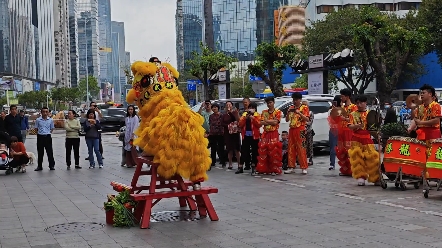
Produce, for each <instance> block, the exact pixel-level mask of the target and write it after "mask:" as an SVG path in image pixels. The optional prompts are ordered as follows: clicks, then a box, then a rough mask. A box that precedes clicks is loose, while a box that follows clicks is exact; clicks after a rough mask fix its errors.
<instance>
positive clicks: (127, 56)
mask: <svg viewBox="0 0 442 248" xmlns="http://www.w3.org/2000/svg"><path fill="white" fill-rule="evenodd" d="M131 63H132V62H131V61H130V52H128V51H126V65H127V66H128V67H130V66H131Z"/></svg>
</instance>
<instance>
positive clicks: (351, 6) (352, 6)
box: [344, 4, 356, 9]
mask: <svg viewBox="0 0 442 248" xmlns="http://www.w3.org/2000/svg"><path fill="white" fill-rule="evenodd" d="M348 8H354V9H355V8H356V4H346V5H344V9H348Z"/></svg>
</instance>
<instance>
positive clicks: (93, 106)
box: [85, 102, 104, 160]
mask: <svg viewBox="0 0 442 248" xmlns="http://www.w3.org/2000/svg"><path fill="white" fill-rule="evenodd" d="M89 110H93V111H94V113H95V120H97V121H100V119H101V118H103V114H102V113H101V110H100V109H99V108H98V105H97V103H96V102H91V104H90V105H89ZM99 133H100V137H99V140H98V141H99V144H98V146H99V150H100V154H101V158H102V159H104V157H103V144H102V143H101V130H99ZM85 160H89V156H87V157H86V159H85Z"/></svg>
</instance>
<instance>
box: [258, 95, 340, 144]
mask: <svg viewBox="0 0 442 248" xmlns="http://www.w3.org/2000/svg"><path fill="white" fill-rule="evenodd" d="M302 100H307V101H308V102H309V109H310V111H312V112H313V113H314V115H315V119H314V121H313V130H314V131H315V136H314V137H313V147H314V149H322V148H324V147H328V146H329V140H328V133H329V130H330V128H329V124H328V119H327V118H328V111H329V110H330V107H331V106H332V102H333V96H329V95H327V96H322V95H321V96H316V95H310V96H309V95H304V96H303V98H302ZM292 105H293V100H292V98H291V97H289V96H288V97H287V96H284V97H278V98H275V108H276V109H279V110H281V111H282V113H283V117H282V118H281V123H280V124H279V133H282V131H287V132H288V131H289V123H288V122H286V121H285V116H286V115H287V111H288V109H289V107H290V106H292ZM265 109H267V104H266V103H263V104H261V105H259V106H258V112H259V113H262V111H263V110H265Z"/></svg>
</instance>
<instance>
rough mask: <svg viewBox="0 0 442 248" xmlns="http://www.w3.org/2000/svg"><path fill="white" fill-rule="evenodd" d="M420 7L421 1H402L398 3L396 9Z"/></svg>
mask: <svg viewBox="0 0 442 248" xmlns="http://www.w3.org/2000/svg"><path fill="white" fill-rule="evenodd" d="M411 9H416V10H417V9H419V3H409V2H400V3H397V4H396V10H411Z"/></svg>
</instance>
